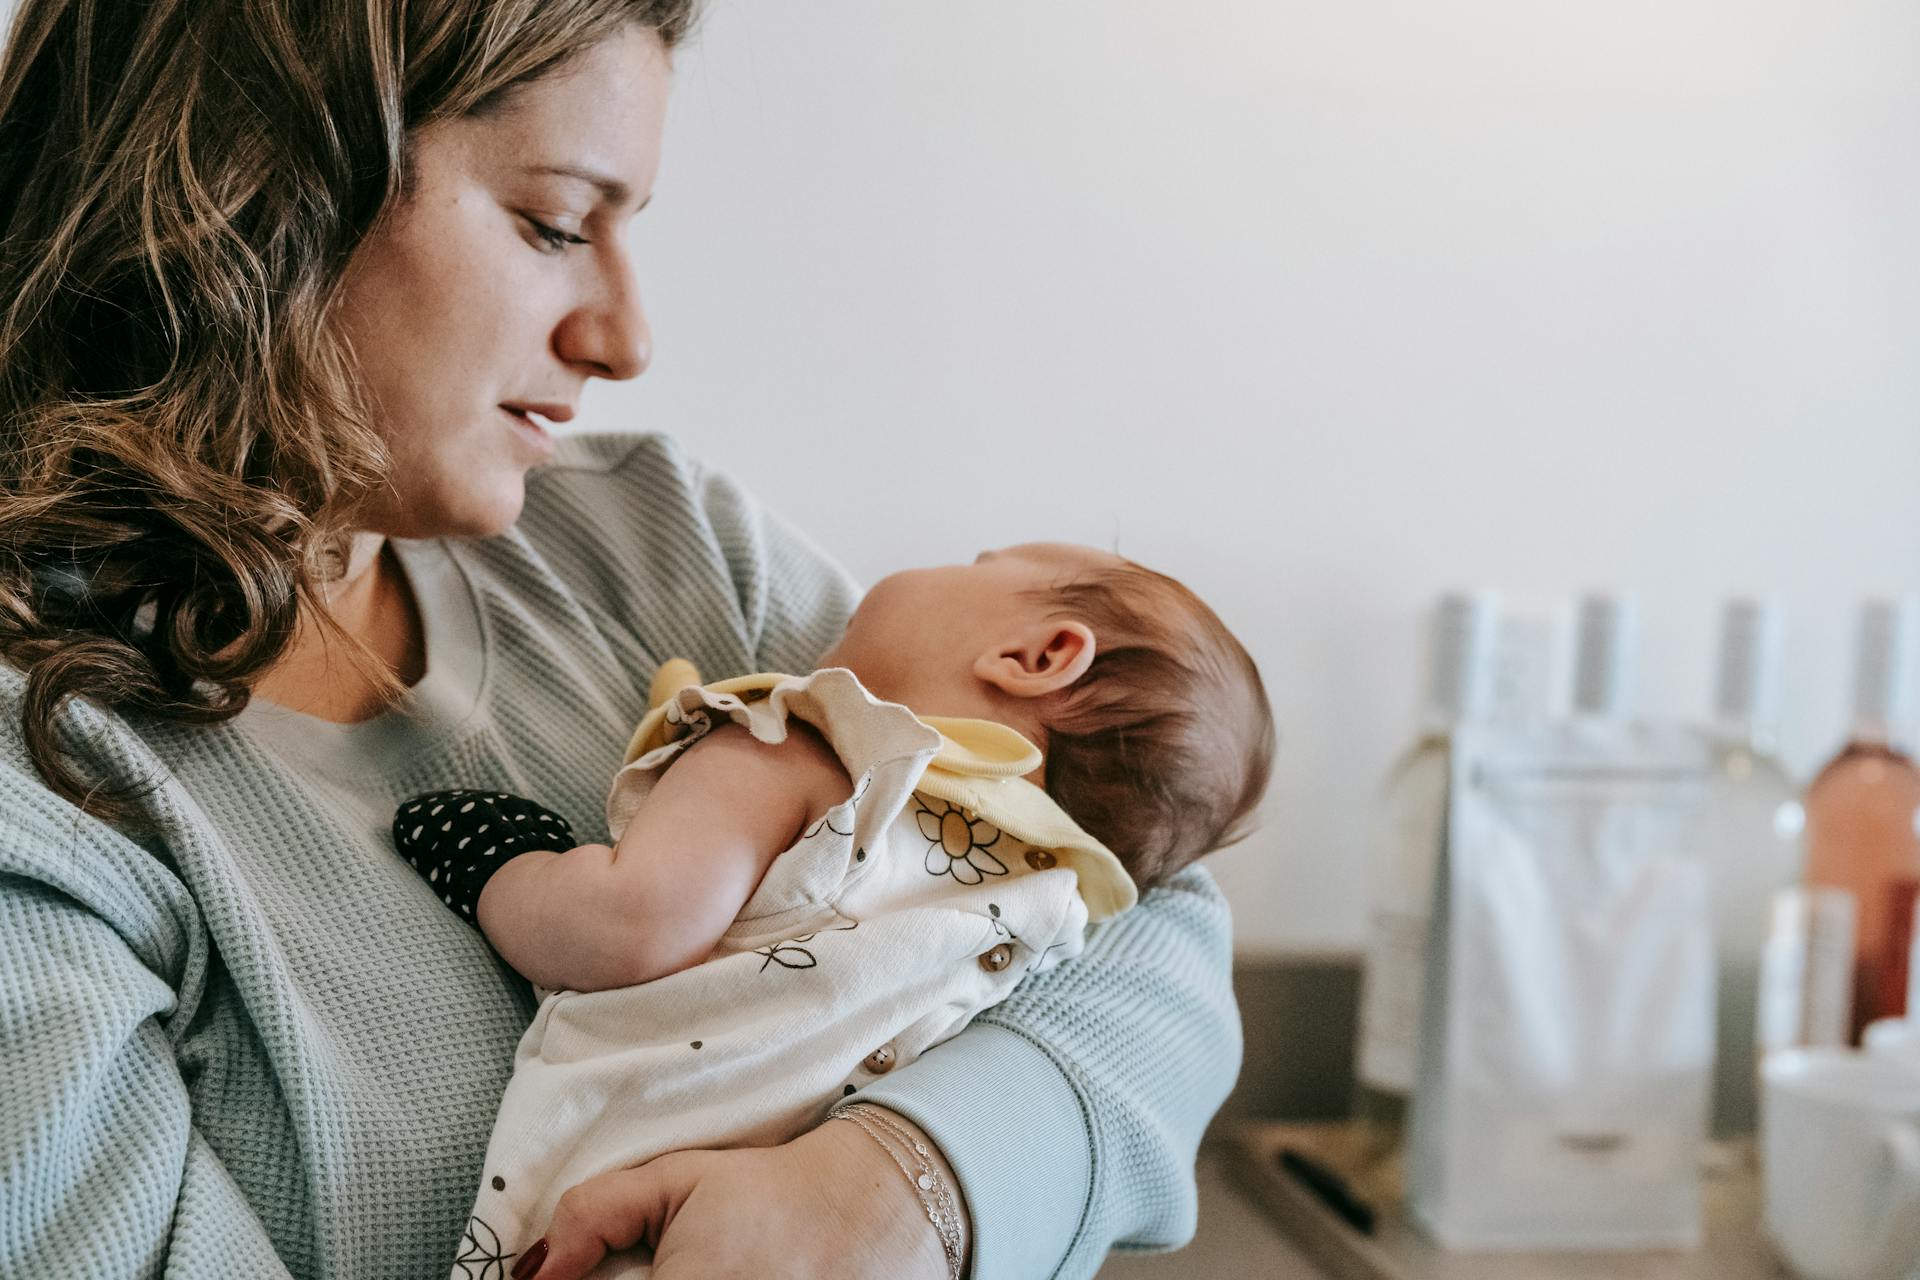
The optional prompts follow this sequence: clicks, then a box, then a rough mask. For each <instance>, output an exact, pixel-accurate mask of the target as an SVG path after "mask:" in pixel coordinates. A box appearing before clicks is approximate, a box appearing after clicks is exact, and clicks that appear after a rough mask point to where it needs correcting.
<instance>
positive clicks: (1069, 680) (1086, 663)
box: [973, 618, 1095, 698]
mask: <svg viewBox="0 0 1920 1280" xmlns="http://www.w3.org/2000/svg"><path fill="white" fill-rule="evenodd" d="M1094 649H1095V645H1094V639H1093V628H1091V627H1089V626H1088V625H1087V624H1086V623H1084V622H1072V621H1067V622H1062V621H1060V620H1059V619H1057V618H1056V619H1049V620H1047V621H1045V622H1035V623H1033V624H1031V625H1030V626H1028V627H1027V628H1026V629H1025V630H1023V631H1021V632H1018V633H1016V634H1014V635H1012V636H1010V637H1009V638H1007V639H1006V640H1004V641H1002V642H1001V643H999V644H997V645H994V646H993V647H991V648H989V649H987V650H986V651H985V652H984V653H982V654H981V655H980V656H979V657H978V658H976V659H975V660H974V663H973V674H974V675H975V676H976V677H978V678H979V679H981V680H984V681H985V682H986V683H988V684H990V685H992V686H993V687H994V688H996V689H998V690H1000V692H1002V693H1006V694H1011V695H1012V696H1014V697H1016V698H1039V697H1044V696H1045V695H1047V694H1049V693H1052V692H1054V691H1055V690H1057V689H1064V688H1066V687H1067V686H1068V685H1071V684H1073V683H1074V682H1075V681H1076V680H1078V679H1080V677H1082V676H1084V675H1086V674H1087V669H1088V668H1090V667H1091V666H1093V654H1094Z"/></svg>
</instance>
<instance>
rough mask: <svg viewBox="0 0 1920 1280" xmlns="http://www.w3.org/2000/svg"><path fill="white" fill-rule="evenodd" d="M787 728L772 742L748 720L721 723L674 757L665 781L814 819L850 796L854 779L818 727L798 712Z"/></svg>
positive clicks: (728, 800) (723, 799)
mask: <svg viewBox="0 0 1920 1280" xmlns="http://www.w3.org/2000/svg"><path fill="white" fill-rule="evenodd" d="M786 728H787V732H786V736H785V737H783V738H782V739H781V740H780V741H778V742H768V741H765V740H763V739H761V738H757V737H755V736H754V735H753V734H752V733H751V732H749V731H748V729H747V728H746V726H744V725H740V724H723V725H720V726H718V727H716V728H715V729H714V730H713V731H712V732H711V733H708V734H707V735H706V736H705V737H703V738H701V739H700V741H699V742H696V743H694V744H693V746H692V747H690V748H688V749H687V750H686V751H685V752H683V753H682V754H681V756H680V758H679V759H677V760H675V761H674V762H673V764H672V765H671V767H670V768H669V769H668V770H667V773H666V776H665V778H663V780H662V785H667V783H668V780H671V781H672V783H673V784H674V785H676V786H678V787H681V788H689V787H691V788H698V789H699V790H700V791H702V792H704V793H707V795H708V797H709V798H710V799H711V800H713V801H714V802H715V803H732V804H741V803H752V804H754V805H757V806H769V807H773V808H776V809H779V810H783V811H786V812H789V813H793V814H795V815H797V817H796V819H795V820H796V821H798V822H800V823H802V824H804V823H807V822H811V821H813V819H815V818H817V817H819V816H820V815H821V814H823V813H825V812H826V811H827V810H829V809H831V808H832V807H833V806H834V805H836V804H839V803H840V802H841V801H842V800H845V799H846V798H847V793H848V791H849V789H850V788H851V786H852V783H851V781H850V780H849V779H848V777H847V771H846V769H845V768H844V767H842V765H841V763H840V757H839V756H838V755H837V754H836V753H835V751H834V749H833V746H832V745H831V744H830V743H829V742H828V741H827V740H826V738H825V737H824V736H823V735H822V734H821V733H820V731H819V730H818V729H815V728H814V727H813V726H812V725H810V724H808V723H807V722H806V721H804V720H801V719H799V718H798V717H790V718H789V719H788V720H787V722H786Z"/></svg>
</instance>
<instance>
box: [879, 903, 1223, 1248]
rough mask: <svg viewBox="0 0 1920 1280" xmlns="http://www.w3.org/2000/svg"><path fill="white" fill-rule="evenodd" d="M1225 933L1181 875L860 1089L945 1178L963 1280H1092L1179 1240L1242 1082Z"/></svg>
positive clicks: (1218, 913)
mask: <svg viewBox="0 0 1920 1280" xmlns="http://www.w3.org/2000/svg"><path fill="white" fill-rule="evenodd" d="M1231 936H1232V935H1231V925H1230V921H1229V918H1228V912H1227V905H1226V901H1225V899H1223V898H1222V897H1221V895H1220V891H1219V889H1218V888H1217V887H1216V886H1215V885H1214V883H1213V879H1212V877H1210V876H1209V875H1207V873H1206V872H1205V871H1203V870H1201V869H1199V868H1190V869H1188V870H1187V871H1185V872H1182V873H1181V874H1180V875H1179V876H1176V877H1175V878H1174V879H1173V880H1172V881H1170V882H1169V883H1168V884H1166V885H1165V886H1163V887H1161V888H1159V889H1156V890H1154V891H1153V892H1151V893H1149V894H1147V895H1146V896H1145V897H1144V898H1142V899H1141V901H1140V905H1139V906H1137V907H1135V908H1134V909H1133V910H1131V911H1129V912H1127V913H1126V914H1125V915H1123V916H1120V917H1119V918H1118V919H1115V920H1113V921H1110V922H1108V923H1107V924H1104V925H1100V926H1097V927H1096V928H1095V929H1094V930H1093V932H1092V934H1091V935H1090V936H1089V938H1088V944H1087V949H1086V951H1085V952H1083V953H1082V954H1081V955H1080V956H1079V957H1077V958H1075V959H1073V960H1069V961H1066V962H1065V963H1063V964H1061V965H1059V966H1058V967H1056V968H1054V969H1052V970H1050V971H1048V972H1046V973H1043V974H1040V975H1037V976H1036V977H1034V978H1031V979H1029V980H1028V981H1026V982H1024V983H1022V984H1021V985H1020V986H1019V987H1017V988H1016V989H1015V990H1014V994H1013V995H1012V996H1011V997H1010V998H1009V999H1008V1000H1007V1001H1006V1002H1005V1003H1004V1004H1001V1005H999V1006H998V1007H996V1008H993V1009H989V1010H987V1011H986V1012H985V1013H983V1014H982V1015H981V1016H980V1017H979V1018H977V1019H976V1020H975V1021H974V1023H973V1024H972V1025H971V1026H969V1027H968V1028H967V1029H966V1030H965V1031H963V1032H961V1033H960V1034H959V1035H958V1036H956V1037H955V1038H954V1039H952V1040H950V1041H948V1042H947V1043H945V1044H943V1045H939V1046H936V1047H935V1048H934V1049H932V1050H930V1051H928V1052H927V1053H926V1054H925V1055H924V1056H922V1057H921V1058H920V1059H919V1060H918V1061H916V1062H914V1063H911V1064H909V1065H908V1066H905V1067H902V1068H900V1069H899V1070H897V1071H895V1072H894V1073H893V1074H891V1075H888V1076H886V1077H884V1078H883V1079H882V1080H880V1081H878V1082H876V1083H875V1084H872V1085H869V1086H868V1087H867V1088H866V1089H865V1090H863V1091H862V1096H863V1097H864V1098H866V1099H867V1100H869V1101H872V1102H875V1103H878V1104H880V1105H882V1106H885V1107H890V1108H892V1109H893V1110H895V1111H897V1112H899V1113H900V1114H901V1115H904V1116H906V1117H907V1118H908V1119H910V1120H912V1121H914V1122H915V1123H916V1124H918V1125H919V1126H920V1127H921V1128H922V1129H923V1130H925V1131H926V1133H927V1134H928V1136H929V1137H931V1138H932V1139H933V1140H934V1141H935V1142H936V1143H937V1144H938V1145H939V1147H940V1149H941V1151H943V1152H944V1153H945V1155H946V1157H947V1159H948V1161H949V1162H950V1163H951V1164H952V1165H953V1167H954V1170H955V1172H956V1174H957V1175H958V1177H959V1179H960V1183H961V1185H962V1187H963V1188H965V1191H966V1196H967V1204H968V1208H969V1210H970V1212H971V1216H972V1226H973V1254H974V1263H973V1275H974V1276H976V1277H979V1278H981V1280H985V1278H986V1277H992V1280H1003V1278H1005V1280H1019V1278H1024V1277H1053V1276H1058V1277H1082V1276H1090V1275H1092V1274H1093V1273H1094V1272H1095V1271H1096V1270H1098V1269H1099V1266H1100V1262H1101V1259H1102V1258H1103V1257H1104V1256H1105V1254H1106V1252H1107V1250H1108V1249H1110V1248H1113V1247H1115V1246H1116V1245H1118V1246H1120V1247H1123V1248H1141V1249H1166V1248H1174V1247H1177V1246H1179V1245H1181V1244H1184V1243H1186V1241H1187V1240H1189V1239H1191V1238H1192V1236H1193V1229H1194V1217H1195V1207H1196V1205H1195V1192H1194V1179H1193V1163H1194V1155H1195V1152H1196V1150H1197V1149H1198V1147H1199V1143H1200V1136H1201V1134H1202V1132H1203V1131H1204V1130H1205V1129H1206V1126H1207V1123H1208V1121H1210V1120H1211V1119H1212V1118H1213V1114H1214V1112H1215V1111H1217V1110H1218V1109H1219V1107H1220V1104H1221V1103H1222V1102H1223V1101H1225V1099H1226V1096H1227V1092H1228V1090H1229V1089H1231V1088H1232V1086H1233V1081H1234V1079H1235V1077H1236V1076H1238V1074H1239V1071H1240V1047H1241V1046H1240V1020H1239V1015H1238V1012H1237V1009H1236V1006H1235V1004H1234V1001H1233V989H1232V981H1231V965H1232V956H1231ZM1012 1114H1017V1115H1018V1116H1019V1122H1018V1123H1017V1124H1011V1123H1009V1122H1008V1116H1009V1115H1012ZM1036 1179H1042V1180H1044V1181H1045V1183H1046V1186H1047V1191H1046V1194H1044V1195H1039V1194H1036V1193H1035V1192H1036V1188H1035V1181H1036Z"/></svg>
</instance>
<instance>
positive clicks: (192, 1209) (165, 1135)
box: [0, 859, 288, 1280]
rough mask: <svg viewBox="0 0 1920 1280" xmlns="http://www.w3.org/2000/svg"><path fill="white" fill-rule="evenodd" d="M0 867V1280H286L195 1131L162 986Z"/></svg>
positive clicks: (115, 938)
mask: <svg viewBox="0 0 1920 1280" xmlns="http://www.w3.org/2000/svg"><path fill="white" fill-rule="evenodd" d="M5 861H6V860H4V859H0V975H3V976H0V1080H5V1081H6V1082H7V1083H6V1085H5V1087H4V1088H0V1169H4V1170H5V1171H6V1178H5V1181H6V1193H5V1194H4V1195H0V1275H8V1276H53V1275H86V1276H166V1277H172V1278H176V1280H198V1278H199V1277H209V1278H211V1277H216V1276H221V1277H224V1276H242V1275H244V1276H259V1277H264V1278H267V1280H271V1277H275V1276H286V1275H287V1274H288V1272H287V1269H286V1268H285V1267H284V1266H283V1265H282V1264H281V1261H280V1259H279V1258H278V1256H277V1255H276V1253H275V1251H274V1248H273V1245H272V1242H271V1241H270V1240H269V1238H268V1236H267V1233H266V1231H265V1229H264V1228H263V1227H262V1226H261V1224H260V1222H259V1219H258V1218H257V1217H256V1216H255V1214H254V1212H253V1210H252V1209H251V1207H249V1206H248V1204H247V1202H246V1200H245V1198H244V1197H243V1196H242V1195H241V1193H240V1191H239V1189H238V1187H237V1186H236V1185H235V1184H234V1182H233V1180H232V1179H231V1178H230V1177H229V1176H228V1175H227V1171H226V1169H225V1168H224V1167H223V1166H222V1164H221V1162H220V1159H219V1157H218V1156H217V1155H215V1154H214V1152H213V1151H212V1150H211V1149H210V1148H209V1147H208V1145H207V1143H206V1142H205V1141H204V1140H203V1139H202V1138H201V1136H200V1134H199V1133H198V1131H197V1130H196V1129H195V1128H194V1123H193V1112H192V1106H191V1103H190V1100H189V1097H188V1091H187V1087H186V1084H185V1081H184V1080H183V1079H182V1076H181V1073H180V1068H179V1066H178V1064H177V1062H176V1060H175V1055H174V1051H173V1045H172V1043H171V1041H170V1039H169V1034H168V1027H167V1022H168V1019H169V1017H170V1015H173V1014H175V1013H177V1012H178V1007H177V1001H176V999H175V994H174V991H173V989H172V988H171V986H170V985H169V984H168V983H167V981H166V980H165V979H163V978H162V977H161V976H160V975H158V974H156V973H155V972H154V971H153V970H152V969H151V968H150V967H149V966H148V965H147V964H146V963H143V962H142V960H141V959H140V958H139V957H138V956H137V955H136V954H135V951H134V949H133V947H131V946H130V945H129V944H128V942H127V941H126V940H124V939H123V938H122V936H121V935H120V933H119V932H118V931H117V930H116V929H115V928H114V927H113V926H111V925H110V924H108V923H107V921H106V920H104V919H103V918H102V917H101V916H99V915H97V914H95V913H94V912H93V911H91V910H89V909H87V908H86V907H85V906H82V905H81V904H80V902H79V901H78V900H76V898H75V897H73V896H71V895H70V894H69V893H66V892H62V891H60V890H59V889H56V888H54V887H53V886H51V885H49V884H46V883H43V882H37V881H35V880H33V879H30V878H26V877H23V876H21V875H19V874H17V872H18V866H17V864H16V865H15V867H14V868H13V869H12V870H9V868H8V867H7V866H6V865H5Z"/></svg>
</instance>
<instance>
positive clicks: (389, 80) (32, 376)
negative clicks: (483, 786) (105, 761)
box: [0, 0, 694, 824]
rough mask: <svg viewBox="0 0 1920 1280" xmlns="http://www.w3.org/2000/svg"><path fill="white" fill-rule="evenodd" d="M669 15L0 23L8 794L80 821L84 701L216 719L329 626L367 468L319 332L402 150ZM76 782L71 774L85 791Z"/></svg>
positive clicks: (567, 0)
mask: <svg viewBox="0 0 1920 1280" xmlns="http://www.w3.org/2000/svg"><path fill="white" fill-rule="evenodd" d="M693 6H694V0H247V3H244V4H243V3H235V2H233V0H139V2H138V3H136V2H134V0H25V3H24V4H23V5H22V6H21V8H20V9H19V11H18V13H17V14H16V15H15V17H14V21H13V28H12V32H11V35H10V37H9V39H8V43H7V47H6V51H5V55H4V58H3V59H0V657H4V659H5V660H6V661H7V662H8V663H10V664H11V665H13V666H14V667H16V668H18V669H19V670H21V671H22V672H24V673H25V676H26V691H25V696H24V700H23V704H22V712H21V715H22V728H23V733H24V739H25V743H26V748H27V752H28V755H29V758H30V759H31V761H32V763H33V766H34V768H35V770H36V771H37V772H38V773H39V774H40V776H41V777H42V778H43V779H44V780H45V782H46V784H47V785H48V786H49V787H50V788H52V789H53V791H55V792H56V793H58V794H59V795H61V796H62V797H64V798H66V799H68V800H70V801H72V802H74V803H75V804H77V805H80V806H81V807H82V808H84V809H86V810H87V811H89V812H92V813H94V814H96V815H98V816H100V817H102V818H104V819H106V820H108V821H112V822H118V823H122V824H135V823H137V816H136V809H135V805H134V801H135V800H137V798H138V797H139V796H140V795H141V794H142V793H144V792H145V791H146V790H148V789H149V788H150V787H151V786H152V785H153V784H152V782H151V781H143V780H132V781H128V780H124V779H114V778H110V777H106V776H104V773H103V771H97V770H89V769H88V767H87V765H86V762H85V759H84V756H83V754H82V751H81V748H80V744H78V743H76V742H68V741H63V740H62V739H63V735H62V734H61V733H60V732H58V723H59V719H60V712H61V710H62V708H63V707H64V705H65V704H66V703H67V701H68V700H69V699H72V698H76V697H78V698H87V699H91V700H93V701H95V702H97V703H99V704H100V705H102V706H104V707H107V708H110V709H113V710H115V711H121V712H129V711H131V712H140V713H146V714H149V715H152V716H156V717H160V718H162V719H165V720H169V721H174V722H184V723H202V724H205V723H214V722H218V721H221V720H225V719H228V718H230V717H232V716H234V715H236V714H238V713H239V712H240V711H241V710H242V709H243V708H244V707H245V706H246V704H247V699H248V690H249V688H250V687H251V685H252V684H253V682H254V681H255V680H256V679H257V678H258V677H259V676H260V675H261V674H262V673H263V672H264V671H265V670H266V669H267V668H268V667H269V666H271V665H272V664H273V662H274V661H275V660H276V659H277V658H278V657H279V656H280V655H281V654H282V653H283V651H284V650H285V649H286V647H287V645H288V643H289V642H290V641H291V639H292V638H293V636H294V633H295V627H296V621H297V619H298V618H299V617H300V616H301V612H302V610H303V609H305V610H310V611H311V616H312V617H314V618H315V619H316V620H317V621H318V622H319V623H320V625H321V626H322V627H323V628H325V629H326V630H327V631H328V632H329V634H330V635H331V636H332V637H333V638H335V639H337V640H340V641H342V642H343V643H344V645H345V647H346V649H347V651H348V652H349V653H350V654H353V655H355V656H356V660H357V662H358V663H360V664H361V665H362V666H363V667H364V668H366V669H368V670H369V671H371V672H373V673H374V674H375V676H376V679H380V680H382V681H383V682H384V683H385V685H386V686H387V687H388V688H389V689H393V688H395V687H397V686H396V683H395V682H394V681H393V677H392V676H391V674H390V673H388V672H387V670H386V668H385V667H384V666H383V665H379V666H376V665H375V664H376V663H377V660H376V659H374V658H373V656H372V655H371V653H370V652H369V651H367V650H366V649H365V648H364V647H363V646H361V645H360V644H359V643H358V642H357V641H355V640H354V639H353V638H352V637H350V636H347V635H345V634H344V633H343V632H341V630H340V629H339V628H338V627H337V626H335V625H333V624H332V623H331V620H330V619H329V618H328V616H327V614H326V611H325V609H324V607H322V605H323V601H322V599H321V596H320V587H321V584H323V583H325V582H326V581H328V580H329V579H330V578H333V577H336V576H338V574H339V572H340V570H341V568H342V567H343V559H344V551H345V547H346V543H347V538H348V535H349V532H350V525H349V521H350V520H351V518H352V515H353V512H354V510H355V508H356V507H357V506H358V504H359V503H360V502H361V501H362V500H363V499H365V498H366V497H367V496H368V495H369V494H370V493H371V492H373V491H374V490H375V489H377V488H378V487H380V486H381V485H382V484H383V483H384V481H385V476H386V468H387V457H386V453H385V450H384V449H383V447H382V445H381V441H380V436H379V434H378V432H377V431H376V430H375V429H374V427H373V424H372V422H371V421H370V419H369V415H368V412H367V408H366V405H365V403H364V401H363V398H362V396H361V394H360V393H359V390H358V387H357V385H356V379H355V376H354V369H353V364H352V360H351V355H350V352H349V351H348V350H347V348H346V346H345V344H344V342H343V341H342V339H341V338H340V337H338V336H337V335H336V334H335V332H334V331H333V328H332V326H331V325H330V324H329V317H330V313H331V310H332V308H333V306H334V304H335V302H336V299H337V298H338V296H339V292H340V284H341V279H342V276H343V273H344V270H345V267H346V264H347V262H348V260H349V258H351V257H352V255H353V252H354V250H355V248H356V247H357V246H358V245H359V244H360V243H361V241H362V240H363V239H364V238H365V237H366V235H367V233H368V231H369V230H370V229H371V228H372V227H374V226H375V225H376V224H378V223H379V222H380V220H381V219H382V218H383V217H384V216H386V215H387V214H388V213H389V211H390V210H392V209H393V208H394V207H395V206H396V204H397V203H399V202H400V201H402V200H404V198H405V189H406V169H407V155H408V146H409V140H410V139H411V138H412V136H413V135H414V133H415V131H416V130H418V129H420V128H421V127H422V126H424V125H427V124H431V123H433V122H435V121H438V120H446V119H452V118H457V117H460V116H462V115H469V114H475V113H480V112H485V111H486V110H488V109H489V108H491V107H493V106H495V105H497V104H499V103H500V102H501V100H502V99H503V97H504V95H506V94H508V93H510V92H511V91H512V90H513V89H515V88H516V87H517V86H520V85H523V84H526V83H528V82H529V81H532V80H535V79H538V78H539V77H540V76H542V75H544V74H546V73H548V72H550V71H552V70H553V69H554V68H556V67H558V66H560V65H561V64H562V63H564V62H566V61H567V60H568V59H569V58H571V57H573V56H574V55H575V54H577V53H579V52H581V51H582V50H584V49H586V48H588V47H590V46H592V45H593V44H595V43H596V42H598V41H600V40H602V39H604V38H606V37H607V36H609V35H611V34H613V33H615V32H616V31H618V30H619V29H621V28H622V27H624V26H625V25H626V24H628V23H639V24H642V25H644V26H646V27H648V28H651V29H653V30H655V31H656V32H658V33H659V35H660V37H661V39H662V41H663V42H664V43H665V44H666V45H667V46H668V47H669V48H672V47H673V46H674V45H675V44H677V43H678V42H679V41H680V39H681V38H682V37H683V36H684V34H685V33H686V31H687V28H688V26H689V24H690V22H691V20H692V9H693ZM96 775H98V776H96Z"/></svg>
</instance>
